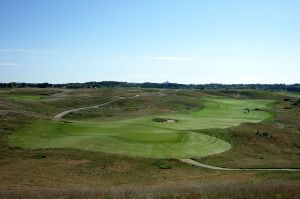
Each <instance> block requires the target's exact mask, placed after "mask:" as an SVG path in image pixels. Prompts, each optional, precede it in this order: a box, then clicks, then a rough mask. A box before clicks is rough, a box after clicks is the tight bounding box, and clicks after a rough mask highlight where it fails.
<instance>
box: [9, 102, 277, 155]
mask: <svg viewBox="0 0 300 199" xmlns="http://www.w3.org/2000/svg"><path fill="white" fill-rule="evenodd" d="M199 100H200V99H199ZM202 100H204V106H203V108H202V109H200V110H197V111H193V112H189V113H180V114H172V115H159V117H165V118H174V119H178V120H179V122H178V123H158V122H154V121H152V119H153V118H154V117H156V116H146V117H141V118H134V119H126V120H119V121H111V122H87V121H80V122H79V121H73V122H72V123H64V122H61V121H51V120H48V121H45V120H42V121H37V122H35V123H34V124H33V125H30V126H28V127H26V128H23V129H20V130H19V131H17V132H16V133H14V134H12V135H11V136H10V142H11V144H13V145H14V146H20V147H26V148H79V149H87V150H93V151H102V152H108V153H116V154H123V155H127V156H138V157H151V158H191V157H200V156H208V155H212V154H216V153H221V152H223V151H226V150H228V149H229V148H230V147H231V145H230V144H229V143H227V142H225V141H223V140H221V139H217V138H215V137H213V136H209V135H206V134H203V133H200V132H201V131H200V132H194V131H192V130H196V129H212V128H214V129H215V128H227V127H230V126H235V125H239V124H241V123H243V122H259V121H261V120H263V119H266V118H268V117H270V114H269V113H268V112H266V111H262V110H254V109H255V108H260V109H263V108H267V105H268V104H270V103H272V102H273V101H271V100H235V99H230V98H224V97H209V98H208V97H206V98H202ZM245 108H249V109H250V112H249V113H245V110H244V109H245Z"/></svg>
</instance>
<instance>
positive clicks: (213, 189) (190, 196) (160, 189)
mask: <svg viewBox="0 0 300 199" xmlns="http://www.w3.org/2000/svg"><path fill="white" fill-rule="evenodd" d="M0 198H3V199H20V198H22V199H23V198H25V199H29V198H30V199H31V198H39V199H50V198H51V199H52V198H54V199H75V198H79V199H83V198H89V199H96V198H117V199H129V198H130V199H135V198H142V199H150V198H155V199H158V198H180V199H195V198H204V199H212V198H218V199H219V198H232V199H240V198H247V199H260V198H261V199H265V198H276V199H290V198H300V183H291V182H289V183H283V182H268V183H258V184H253V183H239V184H237V183H235V184H208V185H196V184H189V185H184V186H152V187H131V186H127V187H113V188H108V189H103V188H102V189H83V188H77V189H64V190H62V189H40V188H39V189H26V190H6V191H1V193H0Z"/></svg>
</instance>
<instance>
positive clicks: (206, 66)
mask: <svg viewBox="0 0 300 199" xmlns="http://www.w3.org/2000/svg"><path fill="white" fill-rule="evenodd" d="M299 10H300V1H297V0H245V1H241V0H210V1H205V0H126V1H124V0H106V1H104V0H95V1H93V0H43V1H41V0H26V1H24V0H1V1H0V82H11V81H17V82H50V83H66V82H86V81H104V80H116V81H128V82H148V81H150V82H164V81H170V82H178V83H288V84H289V83H296V82H300V81H299V80H300V12H299Z"/></svg>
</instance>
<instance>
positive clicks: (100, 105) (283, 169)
mask: <svg viewBox="0 0 300 199" xmlns="http://www.w3.org/2000/svg"><path fill="white" fill-rule="evenodd" d="M139 96H141V95H134V96H131V97H116V99H113V100H111V101H108V102H105V103H102V104H98V105H94V106H87V107H82V108H75V109H71V110H67V111H64V112H61V113H58V114H57V115H55V116H54V117H53V119H54V120H60V119H61V118H62V117H63V116H65V115H67V114H69V113H71V112H78V111H81V110H86V109H93V108H99V107H102V106H105V105H108V104H111V103H113V102H116V101H119V100H122V99H133V98H136V97H139ZM179 161H180V162H183V163H186V164H190V165H192V166H196V167H201V168H206V169H213V170H221V171H300V169H288V168H278V169H266V168H256V169H250V168H249V169H246V168H245V169H242V168H240V169H233V168H224V167H215V166H211V165H207V164H203V163H200V162H197V161H195V160H192V159H179Z"/></svg>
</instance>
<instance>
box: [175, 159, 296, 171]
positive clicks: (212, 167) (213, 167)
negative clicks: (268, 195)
mask: <svg viewBox="0 0 300 199" xmlns="http://www.w3.org/2000/svg"><path fill="white" fill-rule="evenodd" d="M179 161H180V162H184V163H187V164H190V165H193V166H196V167H202V168H207V169H214V170H222V171H300V169H287V168H278V169H262V168H261V169H260V168H258V169H250V168H249V169H230V168H224V167H215V166H211V165H207V164H203V163H200V162H197V161H195V160H192V159H179Z"/></svg>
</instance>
